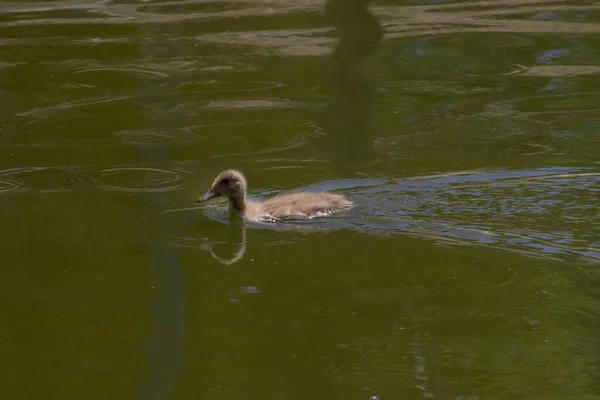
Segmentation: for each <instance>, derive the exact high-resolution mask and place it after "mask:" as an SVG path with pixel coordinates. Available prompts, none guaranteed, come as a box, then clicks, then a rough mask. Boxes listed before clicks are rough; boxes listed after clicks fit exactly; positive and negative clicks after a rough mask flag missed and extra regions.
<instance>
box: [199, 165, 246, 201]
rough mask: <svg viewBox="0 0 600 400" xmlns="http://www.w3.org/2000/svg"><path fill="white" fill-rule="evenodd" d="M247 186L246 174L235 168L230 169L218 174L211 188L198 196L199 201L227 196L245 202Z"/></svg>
mask: <svg viewBox="0 0 600 400" xmlns="http://www.w3.org/2000/svg"><path fill="white" fill-rule="evenodd" d="M246 187H247V183H246V178H245V177H244V174H242V173H241V172H240V171H236V170H234V169H228V170H225V171H222V172H221V173H220V174H219V175H217V177H216V178H215V180H214V182H213V184H212V186H211V188H210V189H209V190H208V191H207V192H206V193H205V194H204V196H202V197H199V198H198V202H203V201H207V200H210V199H212V198H214V197H219V196H225V197H227V198H228V199H229V200H230V201H231V200H236V203H238V202H241V203H243V202H244V201H245V198H246ZM240 205H241V204H240Z"/></svg>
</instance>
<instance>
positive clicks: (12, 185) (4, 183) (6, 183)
mask: <svg viewBox="0 0 600 400" xmlns="http://www.w3.org/2000/svg"><path fill="white" fill-rule="evenodd" d="M27 190H28V187H27V186H26V185H25V184H24V183H23V182H21V181H18V180H7V179H4V178H2V177H0V196H1V195H3V194H11V193H22V192H26V191H27Z"/></svg>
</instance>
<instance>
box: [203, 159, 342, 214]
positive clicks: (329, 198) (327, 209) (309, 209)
mask: <svg viewBox="0 0 600 400" xmlns="http://www.w3.org/2000/svg"><path fill="white" fill-rule="evenodd" d="M247 188H248V183H247V181H246V177H245V176H244V174H242V173H241V172H240V171H236V170H233V169H228V170H225V171H223V172H221V173H220V174H219V175H217V177H216V178H215V180H214V182H213V184H212V186H211V188H210V189H209V190H208V192H206V194H205V195H204V196H202V197H200V198H199V199H198V201H199V202H201V201H207V200H210V199H212V198H213V197H218V196H225V197H227V199H228V200H229V212H230V213H234V214H237V215H240V216H242V217H244V218H245V219H247V220H251V221H262V222H267V221H280V220H290V219H311V218H314V217H321V216H326V215H329V214H332V213H334V212H338V211H342V210H345V209H348V208H350V207H352V202H351V201H350V200H348V199H346V198H345V197H344V196H342V195H339V194H333V193H309V192H296V193H284V194H280V195H277V196H274V197H272V198H270V199H268V200H265V201H256V200H248V199H247V198H246V197H247V196H246V193H247Z"/></svg>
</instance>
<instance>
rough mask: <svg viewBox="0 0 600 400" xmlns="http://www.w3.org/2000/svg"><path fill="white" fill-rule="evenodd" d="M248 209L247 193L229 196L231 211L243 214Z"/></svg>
mask: <svg viewBox="0 0 600 400" xmlns="http://www.w3.org/2000/svg"><path fill="white" fill-rule="evenodd" d="M244 211H246V195H245V194H240V195H237V196H232V197H230V198H229V212H230V213H234V214H238V215H242V214H244Z"/></svg>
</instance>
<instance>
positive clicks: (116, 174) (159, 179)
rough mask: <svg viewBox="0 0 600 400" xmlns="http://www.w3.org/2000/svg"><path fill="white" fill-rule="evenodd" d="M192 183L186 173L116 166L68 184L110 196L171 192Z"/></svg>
mask: <svg viewBox="0 0 600 400" xmlns="http://www.w3.org/2000/svg"><path fill="white" fill-rule="evenodd" d="M193 180H194V178H193V174H192V173H191V172H190V171H186V170H182V169H161V168H156V167H142V166H120V167H112V168H107V169H102V170H98V171H89V170H85V171H83V172H81V173H80V174H79V176H78V177H77V178H75V179H74V180H73V181H72V182H73V184H75V185H76V186H78V187H81V188H89V189H100V190H107V191H112V192H125V193H150V192H172V191H176V190H180V189H182V188H184V187H186V186H187V185H188V184H190V183H191V182H192V181H193Z"/></svg>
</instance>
